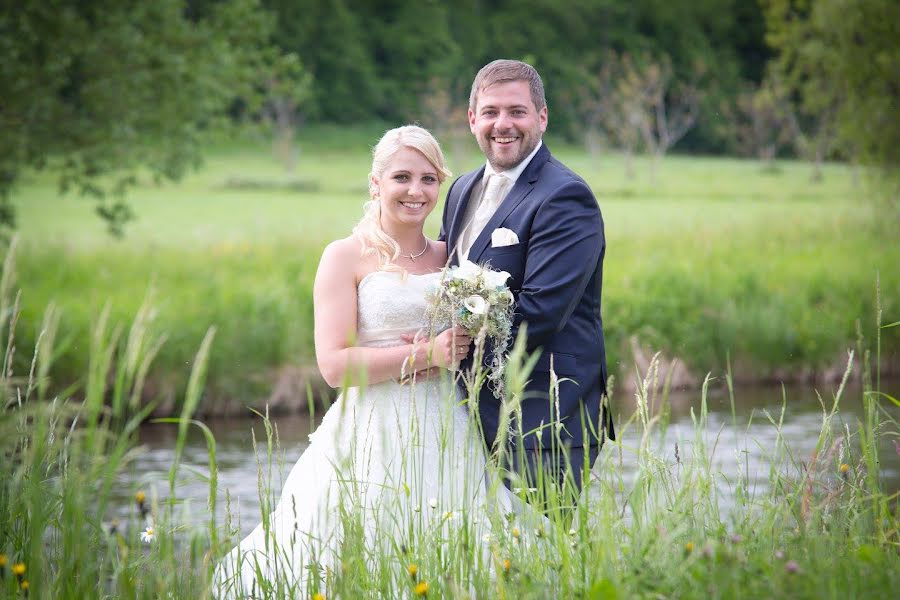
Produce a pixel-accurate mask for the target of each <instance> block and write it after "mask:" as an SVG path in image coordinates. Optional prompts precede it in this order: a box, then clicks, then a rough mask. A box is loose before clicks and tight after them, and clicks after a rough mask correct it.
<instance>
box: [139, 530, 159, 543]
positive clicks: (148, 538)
mask: <svg viewBox="0 0 900 600" xmlns="http://www.w3.org/2000/svg"><path fill="white" fill-rule="evenodd" d="M155 539H156V531H155V530H154V529H153V528H152V527H148V528H147V529H145V530H143V531H142V532H141V541H142V542H146V543H148V544H149V543H151V542H153V540H155Z"/></svg>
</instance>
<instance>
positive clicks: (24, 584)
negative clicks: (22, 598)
mask: <svg viewBox="0 0 900 600" xmlns="http://www.w3.org/2000/svg"><path fill="white" fill-rule="evenodd" d="M30 587H31V584H30V583H28V580H27V579H25V580H24V581H22V583H20V584H19V588H20V589H21V590H22V591H23V592H27V591H28V588H30Z"/></svg>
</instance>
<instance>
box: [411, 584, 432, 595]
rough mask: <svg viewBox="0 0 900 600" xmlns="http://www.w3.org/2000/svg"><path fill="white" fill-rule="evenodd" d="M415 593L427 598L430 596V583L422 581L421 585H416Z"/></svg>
mask: <svg viewBox="0 0 900 600" xmlns="http://www.w3.org/2000/svg"><path fill="white" fill-rule="evenodd" d="M413 592H415V594H416V596H427V595H428V582H427V581H420V582H419V583H417V584H416V587H415V589H413Z"/></svg>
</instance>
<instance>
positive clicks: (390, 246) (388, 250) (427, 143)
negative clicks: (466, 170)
mask: <svg viewBox="0 0 900 600" xmlns="http://www.w3.org/2000/svg"><path fill="white" fill-rule="evenodd" d="M402 148H412V149H413V150H418V151H419V152H421V153H422V155H423V156H425V158H426V159H428V162H430V163H431V166H433V167H434V168H435V170H436V171H437V177H438V182H440V183H443V181H444V180H445V179H447V178H448V177H450V176H451V175H452V173H451V172H450V170H449V169H447V166H446V165H445V163H444V153H443V152H441V146H440V144H438V142H437V140H436V139H434V136H433V135H431V134H430V133H429V132H428V131H427V130H425V129H423V128H421V127H419V126H418V125H404V126H403V127H397V128H396V129H391V130H389V131H387V132H386V133H385V134H384V135H383V136H381V139H380V140H378V143H377V144H376V145H375V148H374V149H373V150H372V171H371V172H370V173H369V201H368V202H366V204H365V206H364V208H363V217H362V219H360V221H359V223H357V225H356V227H354V228H353V234H354V235H355V236H356V237H357V238H358V239H359V241H360V242H361V243H362V246H363V256H366V255H374V256H375V257H377V258H378V268H379V269H380V270H383V271H402V270H403V269H402V268H401V267H399V266H397V264H396V262H397V259H398V258H400V245H399V244H397V242H396V241H394V238H392V237H391V236H389V235H388V234H387V233H385V231H384V229H382V227H381V202H380V201H379V199H378V190H377V188H376V187H375V184H374V182H373V179H374V178H375V177H381V176H382V175H383V174H384V172H385V170H386V169H387V166H388V163H390V162H391V159H392V158H394V155H395V154H396V153H397V152H398V151H399V150H400V149H402Z"/></svg>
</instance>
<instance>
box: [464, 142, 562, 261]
mask: <svg viewBox="0 0 900 600" xmlns="http://www.w3.org/2000/svg"><path fill="white" fill-rule="evenodd" d="M543 144H544V142H543V140H539V141H538V144H537V146H535V147H534V150H532V151H531V154H529V155H528V156H526V157H525V159H524V160H522V162H520V163H519V164H517V165H516V166H515V167H513V168H512V169H507V170H506V171H495V170H494V168H493V167H492V166H491V163H490V162H488V163H486V165H485V167H484V176H483V177H482V178H481V181H480V182H479V183H478V185H476V186H475V187H473V189H472V195H471V198H472V199H474V198H476V197H477V198H478V202H473V201H472V200H471V199H470V200H469V205H468V206H467V207H466V215H465V217H464V218H463V223H464V226H463V230H462V234H461V235H460V237H459V242H458V243H457V247H458V250H459V259H460V260H467V259H468V257H469V251H470V250H471V249H472V245H473V244H474V243H475V240H476V239H478V236H479V235H480V234H481V230H482V229H483V228H484V225H485V224H486V223H487V221H489V220H490V218H491V217H492V216H494V213H495V212H496V211H497V208H498V207H499V206H500V204H502V203H503V200H504V199H505V198H506V195H507V194H508V193H509V190H511V189H512V188H513V186H514V185H516V181H518V180H519V176H521V175H522V172H523V171H524V170H525V167H527V166H528V163H530V162H531V159H533V158H534V155H535V154H537V153H538V150H540V149H541V146H542V145H543ZM491 176H501V177H503V178H505V179H507V180H508V181H506V182H504V185H503V187H502V188H501V191H500V195H499V197H498V198H496V199H492V200H493V201H492V202H491V204H492V205H493V206H490V207H488V206H485V207H484V209H483V210H481V213H482V214H479V215H478V217H479V218H478V219H475V214H476V213H477V212H479V208H481V204H482V201H483V200H484V191H485V186H486V185H487V181H488V178H489V177H491ZM473 224H474V225H475V227H473ZM476 229H477V231H476Z"/></svg>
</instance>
